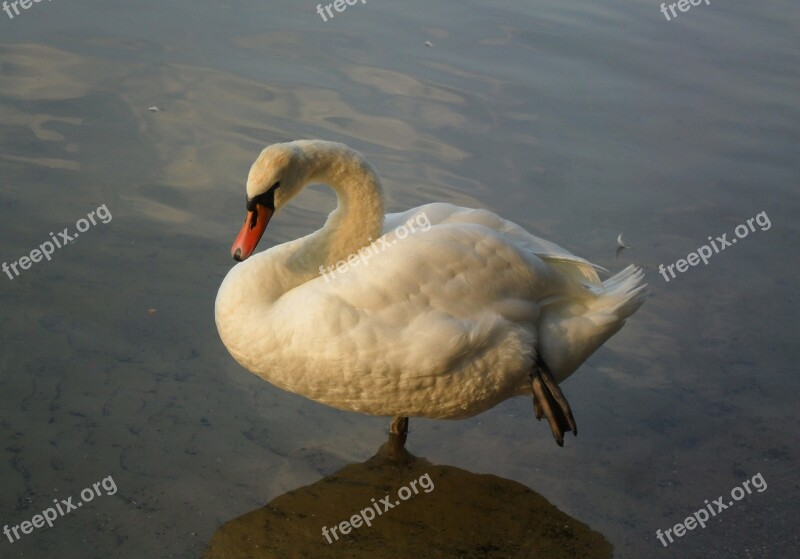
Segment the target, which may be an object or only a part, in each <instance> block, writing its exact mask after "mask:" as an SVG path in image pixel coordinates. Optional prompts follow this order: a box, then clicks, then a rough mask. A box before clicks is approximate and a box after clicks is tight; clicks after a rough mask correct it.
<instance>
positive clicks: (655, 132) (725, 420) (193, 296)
mask: <svg viewBox="0 0 800 559" xmlns="http://www.w3.org/2000/svg"><path fill="white" fill-rule="evenodd" d="M315 10H316V5H315V4H312V3H308V4H307V5H306V4H303V3H288V2H269V3H266V2H255V1H251V0H242V1H241V2H237V3H231V4H217V3H212V2H206V1H201V2H196V1H195V2H191V3H190V2H188V1H184V0H176V1H173V2H168V3H167V2H154V1H150V0H143V1H139V2H137V3H136V4H135V5H133V3H123V2H109V1H104V2H100V1H85V2H81V3H78V2H66V1H64V2H52V3H50V2H47V3H45V2H42V3H36V4H32V6H31V7H30V8H29V9H28V10H24V11H22V12H21V13H20V15H18V16H16V17H15V18H14V19H8V18H7V17H6V15H5V14H4V13H0V25H2V30H3V31H2V32H3V38H2V42H0V64H2V66H0V115H2V119H0V122H1V123H2V124H0V143H1V145H2V149H1V150H0V166H2V175H3V178H4V184H3V188H2V190H1V191H0V192H2V195H1V197H0V238H2V245H0V258H1V259H2V260H3V261H5V262H9V263H10V262H12V261H16V260H18V259H19V258H20V257H22V256H24V255H28V254H29V253H30V251H31V250H32V249H35V248H36V247H38V246H39V245H41V244H42V243H44V242H46V241H48V240H49V239H50V238H51V236H50V232H53V233H54V234H55V235H56V236H57V235H58V232H60V231H62V230H63V229H64V228H65V227H68V228H70V229H71V230H74V228H75V224H76V222H77V221H78V220H79V219H81V218H86V217H87V214H89V212H91V211H93V210H96V209H97V208H98V207H99V206H101V205H103V204H105V206H106V207H107V209H108V211H109V212H110V214H111V215H112V216H113V219H112V220H111V221H109V222H108V223H105V224H104V223H102V222H100V220H96V221H98V223H97V225H94V226H91V227H89V228H88V229H87V230H86V231H85V232H84V233H82V234H81V236H80V238H79V239H77V240H76V241H75V242H74V243H72V244H69V245H67V246H65V247H64V248H60V249H57V250H55V251H54V253H53V255H52V260H51V261H42V262H38V263H32V265H31V266H30V268H29V269H27V270H20V272H21V273H20V275H19V276H18V277H15V278H14V279H13V280H12V279H9V278H8V276H7V275H6V274H5V273H3V274H2V275H0V303H1V304H2V313H3V314H2V338H0V339H2V343H3V346H2V347H3V351H2V353H1V354H0V355H2V357H1V358H0V398H1V399H2V402H1V404H0V410H1V411H0V424H2V427H3V433H4V435H5V444H4V446H3V451H2V452H3V459H2V460H0V479H2V480H3V481H2V484H0V511H2V518H0V522H2V524H3V525H5V524H9V525H11V526H14V525H18V524H20V523H21V522H23V521H25V520H30V519H31V518H32V517H33V516H34V515H35V514H38V513H39V512H40V511H42V510H43V509H46V508H48V507H50V506H52V503H53V499H57V500H61V499H67V498H68V497H69V496H74V497H76V500H77V496H78V495H80V492H81V490H82V489H84V488H87V487H91V486H92V484H94V483H96V482H99V481H101V480H103V479H105V478H107V477H108V476H113V480H114V482H115V483H116V485H117V487H118V491H117V492H116V493H115V494H113V495H107V494H105V493H103V494H102V495H101V496H96V497H95V499H94V500H92V501H91V502H87V503H86V504H85V505H84V506H83V507H81V509H80V510H76V511H72V512H70V513H69V514H67V515H66V516H65V517H62V518H58V519H57V520H55V522H54V526H53V528H47V527H45V528H40V529H36V530H34V531H33V533H31V534H27V535H22V537H21V539H20V540H19V541H16V542H14V543H10V542H9V541H8V540H7V539H6V540H5V541H3V542H2V544H0V545H2V552H0V555H2V556H4V557H5V556H7V557H23V556H25V557H32V556H33V557H108V556H114V557H137V558H138V557H146V556H153V557H198V556H199V555H201V554H202V551H203V549H204V548H205V546H206V544H207V543H208V541H209V540H210V539H211V537H212V534H213V533H214V532H215V530H217V528H219V527H220V526H221V525H222V524H224V523H225V522H228V521H230V520H231V519H234V518H236V517H239V516H240V515H242V514H245V513H247V512H248V511H251V510H253V509H256V508H258V507H260V506H263V505H264V504H265V503H267V502H268V501H270V500H272V499H273V498H275V497H278V496H280V495H283V494H284V493H286V492H287V491H290V490H293V489H295V488H298V487H300V486H303V485H310V484H313V483H315V482H317V481H318V480H319V479H320V478H322V477H324V476H327V475H329V474H332V473H333V472H335V471H336V470H338V469H339V468H341V467H343V466H345V465H346V464H360V463H363V462H364V461H365V460H366V459H367V458H368V457H370V456H371V455H372V454H374V452H375V451H376V450H377V448H378V447H379V446H380V444H381V443H382V442H383V440H384V438H385V429H386V424H387V420H386V419H384V418H370V417H363V416H358V415H355V414H349V413H345V412H339V411H336V410H331V409H327V408H325V407H323V406H320V405H317V404H314V403H313V402H309V401H306V400H304V399H303V398H301V397H298V396H295V395H291V394H286V393H283V392H281V391H279V390H277V389H275V388H273V387H271V386H270V385H268V384H266V383H264V382H262V381H260V380H259V379H257V378H256V377H254V376H252V375H250V374H249V373H247V372H246V371H244V370H243V369H241V368H240V367H239V366H238V365H236V363H235V362H234V361H233V360H232V359H231V358H230V356H229V355H228V354H227V352H226V351H225V349H224V347H223V346H222V344H221V343H220V341H219V339H218V336H217V334H216V329H215V326H214V322H213V302H214V297H215V294H216V289H217V287H218V285H219V283H220V281H221V279H222V278H223V277H224V275H225V273H226V272H227V270H228V269H229V268H230V266H231V264H232V261H231V260H230V257H229V255H228V249H229V247H230V244H231V242H232V240H233V238H234V236H235V234H236V232H237V231H238V229H239V227H240V226H241V221H242V219H243V218H244V204H243V201H244V200H243V197H244V187H243V185H244V180H245V177H246V174H247V170H248V168H249V165H250V163H251V162H252V160H253V159H254V158H255V156H256V155H257V153H258V151H259V150H260V149H261V148H262V147H263V146H264V145H267V144H270V143H273V142H277V141H285V140H290V139H295V138H301V137H321V138H325V139H330V140H337V141H343V142H346V143H348V144H350V145H351V146H353V147H356V148H357V149H359V150H361V151H362V152H364V153H365V154H366V155H367V156H368V158H369V159H370V161H372V163H373V164H374V165H375V166H376V167H377V168H378V169H379V170H380V172H381V174H382V176H383V179H384V183H385V189H386V192H387V202H388V207H389V209H390V210H392V211H394V210H402V209H405V208H408V207H410V206H414V205H418V204H422V203H426V202H430V201H447V202H452V203H457V204H461V205H467V206H474V207H485V208H488V209H491V210H493V211H495V212H497V213H500V214H501V215H503V216H505V217H507V218H509V219H512V220H514V221H516V222H518V223H520V224H521V225H523V226H525V227H526V228H528V229H529V230H530V231H532V232H534V233H536V234H539V235H541V236H544V237H546V238H549V239H551V240H553V241H555V242H557V243H558V244H560V245H562V246H564V247H565V248H568V249H570V250H572V251H573V252H576V253H577V254H580V255H582V256H585V257H587V258H589V259H591V260H593V261H595V262H597V263H598V264H601V265H603V266H606V267H607V268H609V269H611V270H617V269H620V268H621V267H623V266H625V265H627V264H628V263H630V262H635V263H637V264H639V265H642V266H644V267H645V269H646V271H647V277H648V281H649V283H650V285H651V290H652V292H653V294H652V297H651V298H650V299H649V300H648V302H647V303H646V304H645V306H644V307H643V308H642V309H641V311H640V312H639V313H637V314H636V315H635V316H634V317H632V318H631V319H630V320H629V322H628V324H627V325H626V326H625V328H624V329H623V330H622V331H621V332H620V333H619V334H618V335H616V336H615V337H614V338H613V339H612V340H611V341H610V342H609V343H607V344H606V346H605V347H604V348H603V349H601V350H600V351H598V352H597V353H596V354H595V355H594V356H593V357H592V358H591V359H590V360H589V361H588V362H587V363H586V364H585V365H584V366H583V367H582V369H581V370H580V371H579V372H578V373H577V374H576V375H575V376H573V377H572V378H571V379H570V380H568V381H567V382H566V383H564V385H563V389H564V391H565V393H566V395H567V397H568V398H569V399H570V402H571V404H572V407H573V409H574V410H575V413H576V419H577V421H578V425H579V427H580V436H579V437H578V438H577V439H574V438H571V437H570V438H569V439H568V440H567V443H566V446H565V448H558V447H556V445H554V444H553V443H552V441H551V437H550V434H549V432H548V430H547V428H546V426H544V425H543V424H539V423H537V422H536V421H534V420H533V417H532V411H531V404H530V402H529V401H527V400H525V399H517V400H514V401H510V402H506V403H505V404H503V405H501V406H499V407H497V408H495V409H493V410H491V411H490V412H487V413H485V414H483V415H481V416H479V417H476V418H473V419H471V420H467V421H460V422H436V421H426V420H413V419H412V423H411V426H412V432H411V434H410V439H409V448H410V449H411V450H412V451H413V452H414V454H416V455H418V456H422V457H425V458H426V459H428V460H430V461H431V462H433V463H435V464H442V465H450V466H453V467H459V468H463V469H467V470H469V471H472V472H476V473H486V474H493V475H496V476H499V477H501V478H505V479H508V480H513V481H514V482H517V483H521V484H523V485H525V486H527V487H530V488H532V489H534V490H535V491H538V492H539V493H541V494H542V495H543V496H544V497H546V498H547V499H548V500H550V501H551V502H552V503H553V504H555V505H556V506H558V507H559V509H561V510H562V511H564V512H565V513H567V514H569V515H570V516H572V517H574V518H576V519H578V520H580V521H582V522H585V523H587V524H588V525H589V526H591V527H592V528H593V529H595V530H597V531H599V532H600V533H602V534H603V535H604V536H605V537H606V538H607V539H608V540H609V541H611V543H612V544H613V545H614V546H615V556H617V557H650V556H656V555H657V554H660V556H671V557H699V556H703V557H784V556H792V555H793V553H792V552H795V553H796V552H797V550H798V548H800V544H799V543H798V538H797V535H796V530H795V528H796V526H797V522H798V518H799V517H800V507H798V504H797V503H798V497H799V496H800V495H798V482H797V479H798V471H799V470H800V468H798V464H799V463H800V462H799V461H798V454H799V453H798V446H797V442H796V441H797V440H798V435H800V422H798V419H797V414H796V410H797V405H796V394H797V390H798V388H799V387H800V380H798V375H797V371H796V361H797V356H798V350H797V344H796V334H795V327H796V325H797V321H796V319H795V317H796V315H797V310H798V309H797V298H796V295H795V289H794V280H795V278H796V277H797V272H798V265H797V258H796V257H795V247H796V244H797V239H798V227H797V221H796V215H797V210H798V209H800V204H798V198H799V197H798V193H797V185H798V178H800V172H798V171H799V170H800V164H798V147H800V141H799V140H800V134H798V116H800V115H799V114H798V113H799V112H800V110H799V107H800V103H798V90H799V89H798V85H800V83H799V82H800V79H799V78H798V76H800V74H799V73H798V69H800V61H799V60H798V47H799V46H800V44H799V43H800V41H798V39H797V33H796V29H797V26H798V23H800V12H799V11H798V8H797V6H796V5H795V4H794V3H790V2H788V1H778V2H770V3H767V4H763V3H762V4H752V3H745V2H741V1H734V2H725V3H722V2H714V1H712V2H711V3H710V4H709V5H706V4H705V3H703V4H701V5H699V6H696V7H692V8H691V9H690V10H689V11H688V12H685V13H680V12H679V15H678V17H677V18H675V19H674V20H673V21H669V22H668V21H666V19H665V18H664V17H663V15H662V14H661V13H660V12H659V4H657V3H655V2H636V3H631V2H618V1H614V2H611V3H605V4H603V5H596V3H589V2H578V3H575V2H572V3H563V2H546V3H544V4H540V5H535V6H534V5H531V4H530V3H527V2H522V1H519V0H510V1H506V2H501V3H492V4H491V5H488V3H485V2H481V3H479V2H454V1H443V2H437V3H436V5H435V6H431V5H429V4H428V3H423V2H404V3H400V2H379V1H377V0H369V1H368V2H367V3H366V4H361V3H358V4H356V5H354V6H349V7H348V8H347V9H346V11H345V12H343V13H339V14H336V17H335V18H334V19H332V20H330V21H327V22H323V21H322V19H321V18H320V16H319V15H318V14H317V13H316V11H315ZM426 41H428V42H430V43H431V45H432V46H427V45H426V44H425V43H426ZM152 106H157V107H160V108H161V109H163V110H161V111H159V112H155V111H149V110H148V108H149V107H152ZM332 205H333V198H332V196H330V195H329V194H328V193H327V192H326V191H325V190H324V189H320V188H314V189H312V190H310V191H308V192H306V193H305V194H304V195H303V196H301V197H300V198H298V199H297V200H296V202H295V203H294V204H293V206H292V207H290V208H289V209H288V210H287V211H285V212H282V214H281V216H280V219H275V220H274V221H273V223H272V224H271V225H270V229H269V231H268V233H267V236H266V237H265V239H264V241H266V243H265V244H271V243H280V242H285V241H288V240H290V239H293V238H296V237H297V236H300V235H302V234H305V233H308V232H310V231H312V230H314V229H315V228H317V227H319V226H320V225H321V224H322V222H323V220H324V217H325V215H326V214H327V212H328V211H330V209H332ZM762 211H763V212H766V215H767V216H768V217H769V220H770V223H771V227H770V228H769V229H768V230H764V231H762V230H761V228H759V227H756V230H755V231H751V232H750V233H749V234H748V236H747V237H746V238H744V239H741V240H740V241H739V242H738V243H737V244H736V245H732V246H731V247H729V248H727V249H726V250H725V251H723V252H721V253H719V254H715V255H714V256H712V257H711V259H710V260H709V262H708V265H702V264H701V265H699V266H697V267H692V268H689V269H688V271H686V272H685V273H680V274H677V276H676V278H675V279H671V280H670V281H669V282H666V281H665V280H664V279H663V277H662V276H661V274H660V273H659V271H658V269H659V265H660V264H663V265H665V266H667V265H669V264H672V263H674V262H676V261H677V260H678V259H680V258H685V257H686V255H687V254H688V253H689V252H692V251H694V250H696V249H697V248H698V247H700V246H701V245H703V244H705V243H707V242H708V241H707V237H708V236H712V237H716V236H719V235H722V234H723V233H727V236H728V238H729V239H730V238H732V237H733V235H734V229H735V227H736V226H737V225H740V224H742V223H746V220H747V219H748V218H753V217H755V216H756V215H757V214H758V213H759V212H762ZM620 232H622V233H623V234H624V237H625V240H626V242H627V243H628V244H629V245H631V246H632V248H631V249H628V250H625V251H622V252H621V253H620V254H619V256H618V257H617V256H615V248H616V241H615V239H616V237H617V235H618V234H619V233H620ZM757 473H761V474H762V476H763V478H764V480H765V481H766V483H767V489H765V490H764V491H763V492H758V491H754V492H753V493H752V494H750V495H746V496H745V497H744V498H743V499H742V500H741V501H739V502H737V503H736V504H735V505H734V506H732V507H730V508H729V509H728V510H725V511H722V512H721V513H720V515H719V517H715V518H714V519H712V521H711V522H710V523H709V525H708V526H707V527H706V528H705V529H699V528H698V529H695V530H693V531H690V532H688V533H687V534H686V535H685V536H683V537H682V538H679V539H677V540H676V541H675V543H672V544H670V545H669V547H667V548H664V547H663V546H662V544H661V543H659V541H658V539H656V536H655V533H656V530H657V529H660V530H662V531H664V530H666V529H667V528H672V527H674V525H675V524H676V523H678V522H682V521H683V520H684V519H685V518H686V517H687V516H689V515H691V514H692V513H694V512H695V511H697V510H698V509H700V508H702V507H704V506H705V504H704V501H705V500H709V502H711V501H712V500H714V499H717V498H718V497H719V496H721V495H724V496H725V498H726V499H727V498H728V497H727V496H728V495H729V494H730V491H731V489H732V488H734V487H736V486H739V485H741V484H742V483H743V482H744V481H745V480H749V479H751V478H752V477H753V476H754V475H756V474H757ZM377 495H378V493H377V492H376V496H377ZM465 530H468V527H465ZM497 537H498V541H501V540H502V538H503V533H502V531H498V536H497ZM0 538H2V536H0ZM337 552H339V550H337Z"/></svg>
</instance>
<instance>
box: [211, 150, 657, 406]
mask: <svg viewBox="0 0 800 559" xmlns="http://www.w3.org/2000/svg"><path fill="white" fill-rule="evenodd" d="M310 182H324V183H326V184H329V185H330V186H331V187H332V188H333V189H334V190H335V191H336V193H337V196H338V200H339V206H338V208H337V209H336V210H335V211H334V212H332V213H331V215H330V216H329V218H328V221H327V223H326V224H325V227H323V228H322V229H320V230H319V231H316V232H315V233H313V234H311V235H308V236H306V237H303V238H301V239H297V240H294V241H291V242H288V243H284V244H281V245H278V246H274V247H272V248H270V249H268V250H266V251H264V252H261V253H259V254H256V255H255V256H253V257H252V258H249V259H247V260H245V261H243V262H241V263H239V264H237V265H236V266H234V267H233V268H232V269H231V270H230V272H229V273H228V275H227V276H226V278H225V280H224V281H223V283H222V286H221V287H220V289H219V293H218V295H217V301H216V321H217V327H218V329H219V333H220V336H221V338H222V340H223V342H224V344H225V345H226V347H227V348H228V350H229V351H230V352H231V354H232V355H233V357H234V358H235V359H236V360H237V361H238V362H239V363H241V364H242V365H243V366H244V367H245V368H247V369H249V370H250V371H252V372H253V373H255V374H257V375H258V376H260V377H262V378H264V379H265V380H268V381H269V382H271V383H273V384H275V385H276V386H279V387H280V388H283V389H284V390H289V391H291V392H295V393H297V394H301V395H303V396H306V397H308V398H311V399H313V400H316V401H318V402H321V403H324V404H327V405H330V406H333V407H336V408H340V409H345V410H351V411H358V412H362V413H368V414H373V415H387V416H406V417H407V416H423V417H431V418H463V417H469V416H472V415H475V414H477V413H480V412H482V411H484V410H487V409H489V408H491V407H492V406H495V405H497V404H498V403H500V402H502V401H503V400H505V399H507V398H509V397H511V396H515V395H522V394H528V395H530V394H531V390H532V389H531V371H532V370H533V369H534V368H535V366H536V363H537V354H538V356H539V359H540V360H541V361H542V362H543V363H544V364H545V365H546V366H547V368H549V370H550V372H551V373H552V375H553V377H554V378H555V380H556V381H557V382H561V381H562V380H564V379H565V378H566V377H567V376H569V375H570V374H571V373H572V372H574V371H575V369H576V368H577V367H578V366H579V365H580V364H581V363H582V362H583V361H584V360H585V359H586V358H587V357H588V356H589V355H591V353H592V352H594V351H595V350H596V349H597V348H598V347H600V345H601V344H602V343H603V342H605V341H606V340H607V339H608V338H609V337H610V336H611V335H613V334H614V333H615V332H616V331H618V330H619V329H620V328H621V327H622V325H623V323H624V320H625V318H626V317H628V316H629V315H631V314H632V313H633V312H635V311H636V309H637V308H638V307H639V306H640V305H641V304H642V302H643V301H644V298H645V291H644V288H645V286H644V285H642V284H641V280H642V272H641V270H640V269H638V268H635V267H634V266H629V267H628V268H626V269H624V270H622V271H621V272H619V273H618V274H617V275H615V276H613V277H612V278H610V279H608V280H606V281H605V282H600V280H599V278H598V276H597V272H596V269H597V268H598V267H597V266H594V265H593V264H591V263H590V262H588V261H586V260H584V259H582V258H579V257H577V256H574V255H573V254H571V253H570V252H568V251H566V250H564V249H563V248H561V247H559V246H557V245H555V244H553V243H551V242H549V241H546V240H544V239H540V238H539V237H536V236H534V235H531V234H530V233H528V232H527V231H525V230H524V229H522V227H520V226H519V225H517V224H515V223H512V222H510V221H507V220H505V219H503V218H501V217H498V216H497V215H495V214H493V213H491V212H489V211H486V210H473V209H466V208H460V207H456V206H453V205H450V204H443V203H435V204H428V205H425V206H421V207H418V208H414V209H411V210H408V211H406V212H403V213H396V214H388V215H386V216H384V215H383V199H382V193H381V187H380V181H379V179H378V176H377V173H376V172H375V171H374V169H372V167H371V166H370V165H369V164H368V163H366V161H365V160H364V159H363V157H362V156H361V155H360V154H358V153H357V152H355V151H353V150H351V149H349V148H347V147H346V146H344V145H343V144H337V143H332V142H322V141H297V142H291V143H288V144H277V145H274V146H270V147H269V148H267V149H265V150H264V151H263V152H262V154H261V156H260V157H259V159H258V160H257V161H256V162H255V163H254V165H253V168H252V169H251V172H250V176H249V179H248V185H247V192H248V199H249V200H253V199H255V200H260V201H261V202H263V201H264V200H266V199H269V201H268V202H265V203H264V205H259V206H254V205H253V204H251V209H252V208H257V209H256V212H255V213H256V217H257V219H259V220H263V219H265V214H268V215H266V219H267V220H268V219H269V217H270V216H271V214H272V211H270V208H269V206H270V205H273V206H274V209H275V211H278V210H280V208H281V206H283V205H285V204H286V203H287V202H288V201H289V200H290V199H291V198H292V197H293V196H295V195H296V194H297V193H298V192H299V191H300V190H301V189H302V188H303V187H304V186H305V185H306V184H308V183H310ZM276 183H279V186H275V184H276ZM259 196H260V198H259ZM259 210H260V213H259ZM255 223H256V219H254V218H253V215H250V214H249V216H248V221H247V222H246V223H245V227H244V228H243V230H242V234H240V239H237V243H235V244H234V247H233V252H234V253H235V254H236V255H237V256H238V257H239V258H247V256H249V254H247V253H249V252H252V248H254V247H255V243H254V242H252V239H250V240H249V242H250V243H251V244H250V245H247V246H245V245H246V244H247V243H244V244H242V242H240V241H241V239H242V238H245V237H247V236H248V235H249V236H253V235H256V236H260V234H261V233H262V232H263V227H265V226H266V224H265V223H262V222H259V224H258V226H255V225H254V224H255ZM262 225H263V227H262ZM412 228H413V231H412ZM398 233H399V234H400V236H403V237H404V238H402V239H400V238H398ZM404 233H405V234H404ZM371 239H375V241H372V242H371ZM257 240H258V239H257V238H256V239H255V242H257ZM370 244H371V246H370V247H369V249H365V248H364V247H366V246H367V245H370ZM243 247H244V248H245V250H244V252H245V253H244V254H243V253H242V248H243ZM237 249H238V250H239V252H238V253H237V252H236V251H237ZM359 250H361V253H360V254H361V256H352V255H354V254H356V255H357V254H358V251H359ZM367 250H370V251H371V255H370V256H368V254H369V253H367ZM348 257H350V260H349V263H348V264H346V265H344V266H342V264H341V261H347V260H348ZM337 262H338V263H339V271H336V265H337ZM329 268H330V270H333V271H327V270H328V269H329ZM320 270H323V271H324V272H325V273H324V274H323V273H321V272H320Z"/></svg>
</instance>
